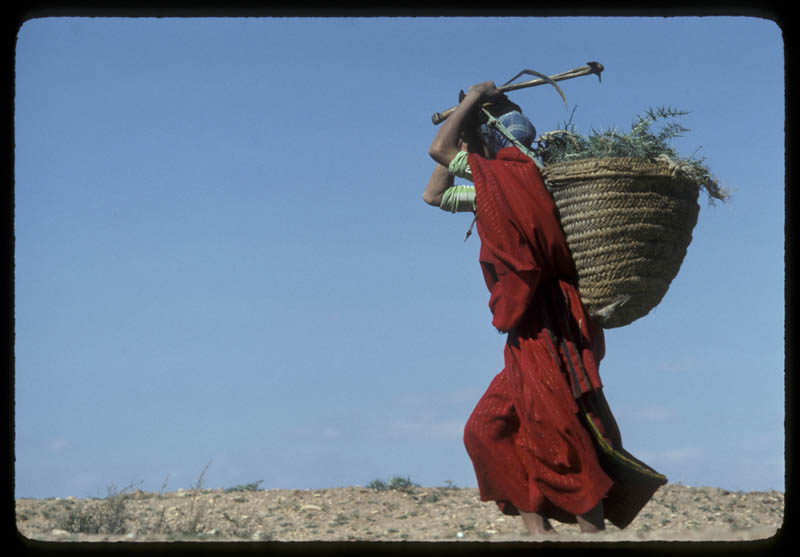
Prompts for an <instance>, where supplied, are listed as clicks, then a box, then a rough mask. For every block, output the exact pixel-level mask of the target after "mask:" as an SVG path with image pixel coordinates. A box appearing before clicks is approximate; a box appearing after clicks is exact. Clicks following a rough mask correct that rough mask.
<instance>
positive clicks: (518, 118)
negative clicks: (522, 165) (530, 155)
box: [480, 110, 536, 159]
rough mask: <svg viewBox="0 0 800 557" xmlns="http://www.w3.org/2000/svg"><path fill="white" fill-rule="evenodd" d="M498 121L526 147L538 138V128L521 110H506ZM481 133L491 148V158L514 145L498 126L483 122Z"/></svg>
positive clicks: (484, 142)
mask: <svg viewBox="0 0 800 557" xmlns="http://www.w3.org/2000/svg"><path fill="white" fill-rule="evenodd" d="M497 121H498V122H499V123H500V124H501V125H502V126H503V127H504V128H505V129H507V130H508V131H509V132H510V133H511V135H513V136H514V137H515V138H516V139H517V140H518V141H519V142H520V143H522V144H523V145H524V146H525V147H530V146H531V145H532V144H533V140H534V139H536V128H535V127H534V126H533V124H532V123H531V121H530V120H528V117H527V116H525V115H524V114H522V113H521V112H518V111H516V110H513V111H511V112H506V113H505V114H503V115H502V116H498V117H497ZM480 135H481V141H483V144H484V145H486V147H487V149H488V150H489V158H492V159H493V158H495V157H496V156H497V153H498V151H500V149H502V148H503V147H508V146H509V145H512V143H511V141H509V140H508V138H506V136H504V135H503V134H502V133H500V131H499V130H498V129H497V128H494V127H492V126H489V125H488V124H481V131H480Z"/></svg>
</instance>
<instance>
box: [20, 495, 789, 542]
mask: <svg viewBox="0 0 800 557" xmlns="http://www.w3.org/2000/svg"><path fill="white" fill-rule="evenodd" d="M783 513H784V494H783V493H781V492H777V491H769V492H732V491H726V490H724V489H719V488H712V487H689V486H683V485H679V484H678V485H675V484H668V485H665V486H663V487H662V488H661V489H659V491H658V492H656V494H655V496H654V498H653V499H652V500H651V501H650V503H648V505H647V506H646V507H645V508H644V509H643V510H642V512H641V513H640V514H639V516H638V517H637V518H636V520H634V522H633V523H632V524H631V525H630V526H628V528H626V529H625V530H619V529H617V528H615V527H614V526H612V525H611V524H607V528H606V530H605V532H602V533H599V534H581V533H580V532H579V530H578V527H577V526H576V525H572V524H561V523H557V522H554V523H553V526H554V527H555V530H556V533H555V536H553V537H547V538H541V537H531V536H529V535H526V533H525V530H524V527H523V525H522V521H521V520H520V519H519V518H518V517H510V516H504V515H502V514H501V513H500V512H499V511H498V510H497V507H496V506H495V505H494V504H493V503H483V502H481V501H480V500H479V498H478V492H477V490H476V489H462V488H455V487H410V488H406V489H402V490H384V491H377V490H374V489H369V488H363V487H345V488H334V489H320V490H257V491H256V490H242V491H222V490H185V491H184V490H178V491H176V492H171V493H149V492H143V491H136V492H133V493H123V494H117V495H115V496H113V497H106V498H104V499H75V498H72V497H69V498H66V499H18V500H17V501H16V521H17V528H18V530H19V532H20V533H21V535H22V536H24V537H25V538H28V539H32V540H46V541H62V542H63V541H124V542H148V541H179V540H191V541H199V542H202V541H212V540H214V541H281V542H283V541H287V542H291V541H425V542H430V541H434V542H435V541H464V542H469V541H473V542H475V541H481V542H508V541H539V540H542V539H547V540H553V541H561V540H563V541H575V540H580V541H592V542H596V541H619V540H634V541H641V540H714V541H717V540H754V539H766V538H770V537H772V536H774V535H775V534H776V531H777V530H778V529H779V528H781V526H782V524H783Z"/></svg>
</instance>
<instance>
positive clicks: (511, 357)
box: [423, 81, 666, 534]
mask: <svg viewBox="0 0 800 557" xmlns="http://www.w3.org/2000/svg"><path fill="white" fill-rule="evenodd" d="M484 110H486V112H488V113H489V114H488V115H487V114H486V113H485V112H484ZM495 120H496V123H495ZM498 124H499V125H498ZM535 135H536V131H535V128H534V127H533V125H532V124H531V123H530V121H529V120H528V119H527V117H525V116H524V115H523V114H522V113H521V110H520V109H519V107H518V106H516V105H514V104H513V103H511V102H510V101H508V99H507V98H506V97H505V96H504V95H502V94H500V93H499V91H498V90H497V88H496V87H495V85H494V83H493V82H491V81H487V82H484V83H480V84H477V85H474V86H472V87H470V88H469V90H468V92H467V94H466V95H462V99H461V101H460V103H459V106H458V108H457V109H456V111H455V112H453V113H452V114H451V115H450V117H449V118H448V119H447V120H446V121H445V122H444V124H443V125H442V128H441V129H440V130H439V133H438V134H437V135H436V138H435V139H434V141H433V143H432V144H431V147H430V149H429V154H430V156H431V157H432V158H433V159H434V160H435V161H436V162H437V163H438V166H437V167H436V169H435V170H434V172H433V174H432V176H431V179H430V181H429V183H428V185H427V187H426V189H425V192H424V193H423V199H424V200H425V201H426V202H427V203H429V204H431V205H434V206H439V207H441V208H442V209H445V210H448V211H453V212H458V211H474V212H475V214H476V224H477V230H478V234H479V236H480V238H481V249H480V256H479V260H480V264H481V269H482V271H483V276H484V280H485V281H486V285H487V287H488V288H489V291H490V300H489V307H490V309H491V311H492V315H493V320H492V323H493V325H494V326H495V327H496V328H497V329H498V330H499V331H501V332H505V333H508V338H507V342H506V346H505V350H504V360H505V367H504V369H503V370H502V371H501V372H500V373H499V374H498V375H497V376H496V377H495V378H494V380H493V381H492V383H491V384H490V386H489V389H488V390H487V391H486V393H485V394H484V396H483V397H482V398H481V400H480V401H479V402H478V404H477V406H476V408H475V410H474V411H473V413H472V415H471V416H470V418H469V420H468V422H467V425H466V427H465V432H464V442H465V445H466V448H467V452H468V454H469V455H470V458H471V459H472V462H473V465H474V468H475V473H476V475H477V479H478V487H479V490H480V494H481V499H482V500H484V501H489V500H493V501H496V502H497V504H498V506H499V507H500V509H501V511H502V512H504V513H505V514H519V515H521V516H522V519H523V521H524V523H525V525H526V527H527V529H528V531H529V532H530V533H532V534H544V533H549V532H552V525H551V524H550V522H549V520H548V519H549V518H552V519H556V520H559V521H561V522H573V523H574V522H577V523H578V524H579V526H580V528H581V531H583V532H597V531H600V530H602V529H603V528H604V524H605V521H604V520H605V518H606V517H607V518H609V520H610V521H612V522H613V523H614V524H616V525H617V526H619V527H621V528H622V527H624V526H626V525H627V524H628V523H629V522H630V521H631V520H632V519H633V518H634V517H635V515H636V514H637V513H638V511H639V510H640V509H641V508H642V507H643V506H644V504H645V503H646V502H647V501H648V500H649V499H650V497H651V496H652V494H653V493H654V492H655V490H656V489H657V488H658V486H659V485H662V484H663V483H665V482H666V478H664V477H663V476H661V475H659V474H657V473H656V472H655V471H652V470H651V469H649V468H647V467H646V465H644V464H643V463H641V462H639V461H637V460H636V459H634V458H633V457H632V456H631V455H630V454H629V453H627V452H625V451H624V449H622V442H621V438H620V434H619V429H618V427H617V424H616V422H615V421H614V417H613V415H612V414H611V411H610V410H609V408H608V404H607V403H606V399H605V397H604V395H603V392H602V387H603V385H602V382H601V381H600V376H599V373H598V364H599V362H600V360H601V358H602V357H603V353H604V350H605V348H604V339H603V331H602V329H601V328H600V327H599V326H598V325H597V324H596V323H595V322H594V321H593V320H592V319H591V317H590V316H589V315H588V314H587V312H586V311H585V309H584V307H583V305H582V303H581V301H580V295H579V292H578V288H577V273H576V271H575V266H574V263H573V261H572V257H571V255H570V252H569V248H568V247H567V244H566V240H565V238H564V234H563V231H562V229H561V225H560V224H559V221H558V212H557V210H556V207H555V204H554V202H553V200H552V198H551V196H550V194H549V193H548V191H547V189H546V188H545V185H544V183H543V181H542V178H541V175H540V173H539V169H538V166H537V164H536V162H535V161H534V159H533V158H532V157H531V156H530V153H529V152H528V153H527V154H526V151H527V148H528V147H530V146H531V144H532V142H533V140H534V138H535ZM453 176H461V177H464V178H467V179H470V180H472V181H473V182H474V188H472V187H470V186H455V185H454V181H453ZM598 446H601V447H606V448H608V449H609V450H608V451H605V452H604V451H599V450H598V448H597V447H598ZM612 449H613V450H612ZM615 459H616V460H615ZM624 461H628V463H633V465H634V467H638V468H639V470H638V471H639V472H643V473H645V475H648V474H649V475H650V477H647V478H645V481H643V482H642V481H640V482H633V484H631V483H630V482H629V481H627V480H629V479H630V478H628V477H625V476H624V475H618V474H617V472H619V469H618V468H617V467H616V465H618V464H620V463H623V464H625V462H624ZM609 463H611V464H614V465H613V466H612V465H609ZM604 501H605V505H604Z"/></svg>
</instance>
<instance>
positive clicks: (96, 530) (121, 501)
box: [56, 485, 133, 534]
mask: <svg viewBox="0 0 800 557" xmlns="http://www.w3.org/2000/svg"><path fill="white" fill-rule="evenodd" d="M132 487H133V486H132V485H130V486H128V487H126V488H124V489H122V490H117V489H116V488H115V487H114V486H113V485H112V486H110V487H108V494H107V496H106V497H105V499H103V500H101V501H87V502H86V503H85V504H84V505H80V506H78V505H70V508H69V510H67V511H66V512H64V513H61V515H60V516H59V518H58V519H57V521H56V527H57V528H59V529H61V530H64V531H66V532H71V533H74V534H77V533H83V534H124V533H125V532H126V531H127V530H126V528H125V522H126V521H127V520H128V519H129V518H130V517H129V513H128V511H127V509H126V505H127V500H128V498H129V494H128V493H127V491H128V490H129V489H130V488H132Z"/></svg>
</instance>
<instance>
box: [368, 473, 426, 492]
mask: <svg viewBox="0 0 800 557" xmlns="http://www.w3.org/2000/svg"><path fill="white" fill-rule="evenodd" d="M367 487H368V488H369V489H374V490H375V491H387V490H394V491H409V490H410V489H411V488H414V487H419V484H415V483H414V482H412V481H411V478H404V477H402V476H394V477H392V478H391V479H390V480H389V481H388V482H386V481H384V480H381V479H376V480H372V481H371V482H369V483H368V484H367Z"/></svg>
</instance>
